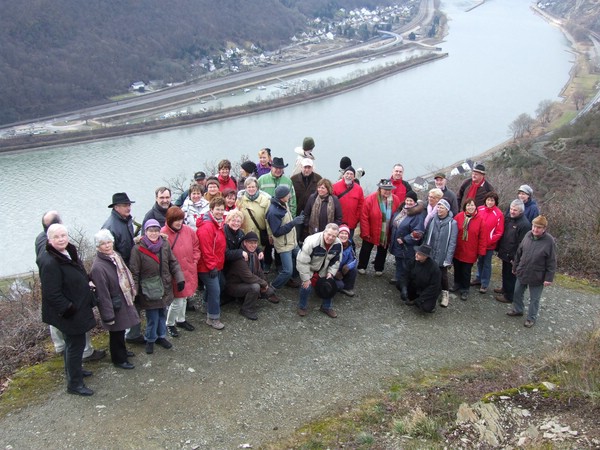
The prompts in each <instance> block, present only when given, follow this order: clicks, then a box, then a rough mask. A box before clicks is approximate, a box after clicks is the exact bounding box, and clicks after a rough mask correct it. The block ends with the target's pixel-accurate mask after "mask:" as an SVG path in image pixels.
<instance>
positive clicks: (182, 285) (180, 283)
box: [177, 281, 185, 292]
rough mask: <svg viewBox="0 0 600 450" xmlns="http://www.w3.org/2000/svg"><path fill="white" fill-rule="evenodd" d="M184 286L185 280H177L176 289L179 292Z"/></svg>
mask: <svg viewBox="0 0 600 450" xmlns="http://www.w3.org/2000/svg"><path fill="white" fill-rule="evenodd" d="M184 287H185V281H179V282H178V283H177V290H178V291H179V292H181V291H183V288H184Z"/></svg>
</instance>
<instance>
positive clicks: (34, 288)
mask: <svg viewBox="0 0 600 450" xmlns="http://www.w3.org/2000/svg"><path fill="white" fill-rule="evenodd" d="M41 299H42V296H41V290H40V283H39V278H38V277H37V275H33V274H32V280H31V281H30V282H29V283H27V284H26V285H21V287H19V288H17V289H16V290H12V292H3V293H2V296H1V299H0V382H2V383H1V385H2V386H4V385H5V383H4V381H5V380H6V379H7V378H9V377H10V376H11V374H12V373H14V372H15V371H16V370H17V369H18V368H20V367H22V366H26V365H31V364H35V363H37V362H40V361H43V360H44V359H45V358H46V356H47V351H46V349H45V347H44V346H43V345H41V344H42V342H43V341H44V340H45V339H47V338H48V334H49V333H48V325H46V324H44V323H42V321H41V320H40V319H41V304H42V300H41Z"/></svg>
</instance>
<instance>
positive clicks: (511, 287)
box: [502, 261, 517, 302]
mask: <svg viewBox="0 0 600 450" xmlns="http://www.w3.org/2000/svg"><path fill="white" fill-rule="evenodd" d="M512 270H513V265H512V263H510V262H506V261H502V289H503V290H504V296H505V297H506V298H507V299H508V300H510V301H511V302H512V301H513V298H514V296H515V284H517V277H516V276H515V274H513V272H512Z"/></svg>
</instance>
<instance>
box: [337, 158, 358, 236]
mask: <svg viewBox="0 0 600 450" xmlns="http://www.w3.org/2000/svg"><path fill="white" fill-rule="evenodd" d="M355 178H356V170H354V168H353V167H352V166H349V167H346V168H345V170H344V174H343V175H342V179H341V180H340V181H338V182H337V183H335V184H334V185H333V195H335V196H336V197H337V198H338V200H339V201H340V205H342V222H343V223H345V224H346V225H348V228H349V229H350V240H351V241H352V239H353V237H354V229H355V228H356V226H357V225H358V223H359V222H360V215H361V212H362V209H363V204H364V201H365V194H364V192H363V189H362V187H361V186H360V184H358V183H357V182H356V181H355Z"/></svg>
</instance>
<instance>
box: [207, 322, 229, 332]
mask: <svg viewBox="0 0 600 450" xmlns="http://www.w3.org/2000/svg"><path fill="white" fill-rule="evenodd" d="M206 325H208V326H209V327H213V328H214V329H215V330H222V329H223V328H225V325H223V322H221V321H220V320H219V319H206Z"/></svg>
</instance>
